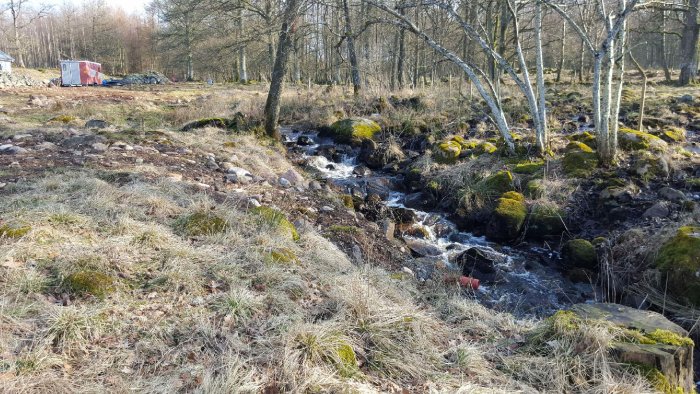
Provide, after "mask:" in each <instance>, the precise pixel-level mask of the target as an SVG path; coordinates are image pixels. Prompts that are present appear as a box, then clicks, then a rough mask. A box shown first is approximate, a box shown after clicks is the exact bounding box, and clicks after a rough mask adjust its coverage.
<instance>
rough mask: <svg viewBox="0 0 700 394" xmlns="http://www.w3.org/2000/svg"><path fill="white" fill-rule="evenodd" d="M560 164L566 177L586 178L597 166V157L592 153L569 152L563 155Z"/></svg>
mask: <svg viewBox="0 0 700 394" xmlns="http://www.w3.org/2000/svg"><path fill="white" fill-rule="evenodd" d="M561 164H562V168H563V169H564V173H566V175H568V176H571V177H575V178H587V177H589V176H591V175H592V174H593V171H594V170H595V168H596V166H597V165H598V156H597V155H596V154H595V153H592V152H583V151H580V150H576V151H569V152H566V154H565V155H564V158H563V159H562V162H561Z"/></svg>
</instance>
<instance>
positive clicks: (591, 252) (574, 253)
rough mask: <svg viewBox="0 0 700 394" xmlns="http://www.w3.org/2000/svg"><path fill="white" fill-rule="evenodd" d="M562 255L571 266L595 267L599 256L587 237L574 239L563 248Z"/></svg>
mask: <svg viewBox="0 0 700 394" xmlns="http://www.w3.org/2000/svg"><path fill="white" fill-rule="evenodd" d="M561 257H562V259H563V260H564V263H565V264H566V265H568V266H570V267H576V268H585V269H595V268H597V267H598V256H597V255H596V251H595V247H594V246H593V244H592V243H590V242H589V241H587V240H585V239H572V240H570V241H567V242H566V243H565V244H564V246H562V248H561Z"/></svg>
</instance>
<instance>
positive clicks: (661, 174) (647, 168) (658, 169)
mask: <svg viewBox="0 0 700 394" xmlns="http://www.w3.org/2000/svg"><path fill="white" fill-rule="evenodd" d="M629 172H631V173H632V174H633V175H636V176H638V177H640V178H641V179H642V180H644V181H649V180H652V179H656V178H667V177H668V175H669V166H668V162H667V161H666V159H664V158H663V157H659V155H655V154H653V153H651V152H647V151H641V152H637V153H635V154H634V155H633V157H632V165H631V166H630V168H629Z"/></svg>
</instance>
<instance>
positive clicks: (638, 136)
mask: <svg viewBox="0 0 700 394" xmlns="http://www.w3.org/2000/svg"><path fill="white" fill-rule="evenodd" d="M618 142H619V144H620V147H621V148H622V149H624V150H627V151H635V150H651V151H655V152H663V151H665V150H666V149H667V148H668V144H666V142H665V141H664V140H662V139H661V138H659V137H657V136H655V135H652V134H649V133H645V132H643V131H639V130H633V129H627V128H622V129H620V132H619V133H618Z"/></svg>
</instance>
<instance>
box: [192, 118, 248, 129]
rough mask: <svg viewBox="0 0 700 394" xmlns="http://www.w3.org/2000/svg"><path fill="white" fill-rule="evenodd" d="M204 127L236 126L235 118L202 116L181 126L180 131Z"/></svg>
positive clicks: (225, 127)
mask: <svg viewBox="0 0 700 394" xmlns="http://www.w3.org/2000/svg"><path fill="white" fill-rule="evenodd" d="M205 127H215V128H218V129H233V128H235V127H236V122H235V120H231V119H225V118H204V119H198V120H193V121H191V122H189V123H187V124H186V125H184V126H182V131H191V130H195V129H203V128H205Z"/></svg>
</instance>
